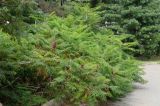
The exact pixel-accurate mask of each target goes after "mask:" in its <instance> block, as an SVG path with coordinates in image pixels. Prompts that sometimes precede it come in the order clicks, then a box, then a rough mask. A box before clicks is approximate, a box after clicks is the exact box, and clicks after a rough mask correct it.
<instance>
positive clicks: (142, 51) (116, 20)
mask: <svg viewBox="0 0 160 106" xmlns="http://www.w3.org/2000/svg"><path fill="white" fill-rule="evenodd" d="M105 3H106V4H104V5H102V6H100V8H99V11H100V12H101V16H102V17H103V21H102V24H103V26H106V27H107V28H108V29H112V31H114V32H115V34H118V35H119V34H122V33H127V34H132V35H133V36H134V37H135V38H136V39H137V41H138V43H139V46H138V47H136V49H138V50H139V52H138V53H135V55H136V56H143V57H151V56H155V55H159V51H160V50H159V46H160V45H159V44H160V35H159V33H160V26H159V25H160V8H159V5H160V1H159V0H140V1H137V0H117V1H115V0H108V1H107V0H106V1H105Z"/></svg>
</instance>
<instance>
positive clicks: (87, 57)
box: [0, 5, 143, 106]
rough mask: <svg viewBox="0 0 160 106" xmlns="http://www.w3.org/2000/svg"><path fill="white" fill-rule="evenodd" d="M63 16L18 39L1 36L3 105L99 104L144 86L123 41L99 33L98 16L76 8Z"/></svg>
mask: <svg viewBox="0 0 160 106" xmlns="http://www.w3.org/2000/svg"><path fill="white" fill-rule="evenodd" d="M72 9H74V10H75V11H74V12H71V13H70V15H68V16H67V17H66V18H60V17H57V16H56V15H54V14H51V15H49V16H48V18H47V19H46V20H45V22H43V23H41V24H37V25H35V28H34V29H32V30H30V31H31V32H34V34H28V36H26V37H20V38H19V39H18V40H17V39H16V38H14V37H11V35H8V34H5V33H4V32H2V31H1V32H0V38H1V39H0V73H1V76H2V77H1V79H0V99H1V102H2V103H4V104H7V105H9V104H10V105H11V106H14V105H15V104H16V105H21V106H32V105H39V104H41V103H44V102H45V101H46V99H48V100H49V99H55V100H56V101H57V102H59V103H60V102H61V103H63V105H64V104H69V105H79V104H83V103H84V104H88V105H89V106H94V105H97V104H98V103H100V102H102V101H106V100H107V99H109V98H112V99H113V98H117V97H119V96H121V95H124V94H125V93H127V92H129V91H131V89H132V84H133V82H135V81H136V82H143V79H142V78H141V76H140V75H141V74H142V71H141V70H140V68H139V67H138V65H139V64H138V62H137V61H136V60H134V58H133V57H131V56H129V55H128V54H126V53H125V52H124V51H123V50H130V49H132V48H130V47H131V45H135V44H136V43H133V44H132V43H130V44H129V43H123V42H122V40H123V39H126V37H127V38H128V37H130V35H124V36H123V37H122V36H121V37H117V36H115V35H113V33H112V31H109V30H105V29H103V28H99V29H97V27H96V26H95V23H97V22H98V21H97V20H96V19H99V16H98V15H96V14H95V13H94V12H93V11H92V10H91V9H89V8H88V7H86V6H85V7H83V6H81V5H80V6H78V5H76V6H74V7H73V8H72Z"/></svg>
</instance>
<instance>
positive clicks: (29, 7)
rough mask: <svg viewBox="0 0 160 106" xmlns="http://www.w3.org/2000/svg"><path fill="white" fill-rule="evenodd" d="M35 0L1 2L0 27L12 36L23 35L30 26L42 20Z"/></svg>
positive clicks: (4, 0)
mask: <svg viewBox="0 0 160 106" xmlns="http://www.w3.org/2000/svg"><path fill="white" fill-rule="evenodd" d="M37 5H38V4H37V3H36V2H35V0H1V1H0V27H1V28H3V31H4V32H7V33H9V34H12V35H16V36H18V35H22V34H23V35H24V34H26V33H27V32H26V30H27V29H28V28H30V27H31V26H30V24H35V23H38V22H39V20H42V19H43V18H42V12H41V10H40V9H39V8H38V7H37Z"/></svg>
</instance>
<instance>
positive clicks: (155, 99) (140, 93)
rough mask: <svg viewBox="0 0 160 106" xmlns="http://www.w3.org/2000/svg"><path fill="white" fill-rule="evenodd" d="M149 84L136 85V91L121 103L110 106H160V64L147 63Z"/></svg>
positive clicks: (146, 70) (146, 78)
mask: <svg viewBox="0 0 160 106" xmlns="http://www.w3.org/2000/svg"><path fill="white" fill-rule="evenodd" d="M144 71H145V73H146V74H145V75H144V79H145V80H147V81H148V83H147V84H145V85H141V84H135V90H134V91H133V92H132V93H130V94H129V95H127V96H126V97H124V98H122V99H121V100H120V101H117V102H115V103H111V104H109V105H108V106H160V64H157V63H145V65H144Z"/></svg>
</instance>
